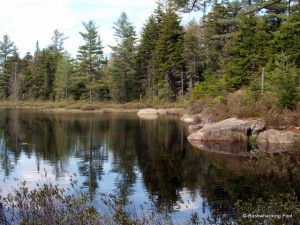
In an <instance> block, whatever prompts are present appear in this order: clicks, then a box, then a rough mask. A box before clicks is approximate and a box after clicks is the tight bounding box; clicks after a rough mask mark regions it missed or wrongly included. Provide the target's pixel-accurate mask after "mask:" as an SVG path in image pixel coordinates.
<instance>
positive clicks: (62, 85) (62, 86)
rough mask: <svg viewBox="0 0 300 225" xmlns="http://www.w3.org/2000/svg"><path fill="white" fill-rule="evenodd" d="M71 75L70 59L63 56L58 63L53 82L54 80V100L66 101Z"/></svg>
mask: <svg viewBox="0 0 300 225" xmlns="http://www.w3.org/2000/svg"><path fill="white" fill-rule="evenodd" d="M71 74H72V64H71V62H70V58H69V56H67V55H63V56H62V58H61V60H60V61H59V62H58V65H57V69H56V73H55V80H54V92H55V99H65V100H68V97H69V92H70V85H71V84H70V82H71Z"/></svg>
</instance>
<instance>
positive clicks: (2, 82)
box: [0, 35, 17, 98]
mask: <svg viewBox="0 0 300 225" xmlns="http://www.w3.org/2000/svg"><path fill="white" fill-rule="evenodd" d="M16 52H17V49H16V47H15V45H14V42H13V41H11V40H10V38H9V37H8V35H4V36H3V39H2V40H1V41H0V97H1V98H7V97H8V96H9V78H10V74H9V71H8V68H7V66H8V65H7V60H8V59H9V57H11V56H13V55H15V54H16Z"/></svg>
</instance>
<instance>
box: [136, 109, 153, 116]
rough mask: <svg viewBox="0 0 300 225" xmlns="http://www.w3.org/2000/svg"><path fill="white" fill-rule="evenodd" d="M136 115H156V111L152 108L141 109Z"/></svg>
mask: <svg viewBox="0 0 300 225" xmlns="http://www.w3.org/2000/svg"><path fill="white" fill-rule="evenodd" d="M137 114H138V115H158V110H156V109H153V108H147V109H141V110H140V111H138V113H137Z"/></svg>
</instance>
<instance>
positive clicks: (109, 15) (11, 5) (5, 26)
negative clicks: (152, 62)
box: [0, 0, 156, 57]
mask: <svg viewBox="0 0 300 225" xmlns="http://www.w3.org/2000/svg"><path fill="white" fill-rule="evenodd" d="M155 8H156V1H154V0H7V1H3V3H1V8H0V38H2V36H3V35H4V34H7V35H8V36H9V37H10V38H11V40H12V41H14V42H15V45H16V46H17V47H18V48H19V52H20V53H21V56H23V55H24V54H25V53H26V52H27V51H29V52H31V53H33V52H34V49H35V44H36V41H39V44H40V48H45V47H47V46H48V45H49V44H51V37H52V35H53V31H54V30H55V29H58V30H59V31H60V32H63V33H64V34H65V36H67V37H69V38H68V39H67V40H66V41H65V49H66V50H68V51H69V52H70V53H71V54H72V56H73V57H75V56H76V52H77V49H78V47H79V46H80V45H81V44H82V38H81V36H80V34H79V31H84V28H83V26H82V22H87V21H88V20H94V21H95V22H96V24H97V25H98V26H99V33H100V37H101V39H102V41H103V42H102V43H103V45H104V46H105V52H106V53H109V52H110V48H109V47H108V45H114V44H115V40H114V37H113V33H114V30H113V29H112V26H113V23H114V22H115V21H116V20H117V18H118V17H119V15H120V13H121V12H122V11H125V12H126V13H127V15H128V17H129V20H130V22H132V23H133V24H134V26H135V27H136V31H137V33H139V32H140V30H141V27H142V26H143V25H144V24H145V21H146V20H147V18H148V17H149V16H150V14H151V13H152V12H153V10H154V9H155Z"/></svg>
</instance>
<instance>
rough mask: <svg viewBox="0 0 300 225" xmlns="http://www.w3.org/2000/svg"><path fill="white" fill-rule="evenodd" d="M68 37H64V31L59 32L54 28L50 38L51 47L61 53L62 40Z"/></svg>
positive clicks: (62, 49)
mask: <svg viewBox="0 0 300 225" xmlns="http://www.w3.org/2000/svg"><path fill="white" fill-rule="evenodd" d="M66 39H68V37H65V35H64V33H61V32H59V30H57V29H56V30H54V32H53V36H52V38H51V40H52V41H53V44H52V46H53V48H54V50H55V51H56V52H59V53H61V54H62V53H63V51H64V41H65V40H66Z"/></svg>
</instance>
